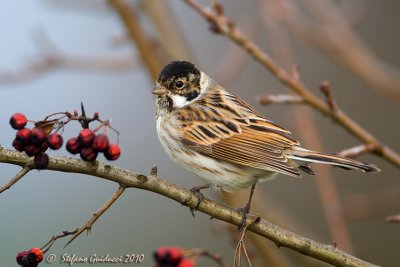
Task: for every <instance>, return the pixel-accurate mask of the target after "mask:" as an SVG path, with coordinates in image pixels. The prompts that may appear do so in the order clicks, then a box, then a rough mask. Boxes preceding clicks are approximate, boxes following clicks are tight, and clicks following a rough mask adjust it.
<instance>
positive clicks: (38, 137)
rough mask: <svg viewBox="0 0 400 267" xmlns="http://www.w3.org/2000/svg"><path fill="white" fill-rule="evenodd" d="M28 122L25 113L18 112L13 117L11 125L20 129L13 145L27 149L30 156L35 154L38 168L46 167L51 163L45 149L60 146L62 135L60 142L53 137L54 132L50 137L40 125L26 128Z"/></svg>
mask: <svg viewBox="0 0 400 267" xmlns="http://www.w3.org/2000/svg"><path fill="white" fill-rule="evenodd" d="M27 122H28V120H27V119H26V117H25V115H24V114H21V113H16V114H14V115H13V116H12V117H11V119H10V124H11V127H13V128H14V129H16V130H18V131H17V134H16V135H15V139H14V141H13V143H12V145H13V147H14V148H15V149H16V150H18V151H21V152H22V151H25V153H26V154H27V155H28V156H29V157H32V156H34V157H35V158H34V163H35V165H36V168H38V169H43V168H46V167H47V164H48V163H49V156H48V155H47V154H46V153H45V151H46V150H47V149H48V148H49V147H50V148H53V149H55V148H56V147H58V148H60V147H61V145H62V137H61V136H59V135H58V136H59V138H61V139H60V140H61V143H58V142H56V140H55V138H54V137H52V136H53V135H54V134H52V135H50V136H49V138H48V137H47V134H46V132H45V131H44V130H43V129H41V128H39V127H34V128H32V129H30V128H25V126H26V124H27ZM56 135H57V134H56Z"/></svg>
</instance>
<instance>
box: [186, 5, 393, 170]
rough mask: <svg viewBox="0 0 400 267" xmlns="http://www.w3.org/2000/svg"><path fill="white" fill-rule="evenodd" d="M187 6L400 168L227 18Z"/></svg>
mask: <svg viewBox="0 0 400 267" xmlns="http://www.w3.org/2000/svg"><path fill="white" fill-rule="evenodd" d="M184 2H186V3H187V4H188V5H190V6H191V7H193V9H194V10H195V11H197V12H198V13H199V14H200V15H202V16H203V17H204V18H205V19H207V21H208V22H209V23H210V24H211V25H214V26H216V27H217V28H218V29H219V30H220V33H223V34H224V35H226V36H227V37H229V38H230V39H231V40H232V41H234V42H235V43H236V44H238V45H239V46H241V47H242V48H243V49H245V50H246V51H247V52H248V53H249V54H250V55H252V56H253V58H254V59H255V60H257V61H258V62H259V63H260V64H262V65H263V66H264V67H265V68H266V69H268V70H269V71H270V72H271V73H272V74H273V75H274V76H276V77H277V78H278V80H279V81H280V82H281V83H282V84H284V85H286V86H287V87H288V88H290V89H291V90H292V91H294V92H296V93H297V94H298V95H299V96H301V97H302V98H303V99H304V101H305V103H307V104H308V105H310V106H312V107H314V108H315V109H316V110H319V111H320V112H321V113H323V114H325V115H328V116H330V117H331V118H333V119H334V120H335V121H336V122H337V123H338V124H340V125H342V126H343V127H344V128H345V129H347V130H348V131H349V132H350V133H351V134H353V135H354V136H356V137H357V138H359V139H360V140H362V141H363V142H364V143H366V144H369V143H377V144H380V148H379V149H378V150H376V151H374V153H375V154H377V155H379V156H382V157H383V158H384V159H386V160H387V161H389V162H391V163H392V164H393V165H395V166H397V167H400V155H399V154H398V153H396V152H395V151H394V150H392V149H391V148H389V147H388V146H386V145H384V144H383V143H382V142H379V141H378V139H377V138H376V137H375V136H374V135H372V134H371V133H370V132H368V131H367V130H365V129H364V128H363V127H361V126H360V125H359V124H358V123H357V122H355V121H354V120H353V119H351V118H350V117H349V116H348V115H347V114H346V113H344V112H343V111H342V110H341V109H338V110H337V111H336V112H332V111H331V109H330V108H329V106H328V105H327V104H326V103H325V101H323V100H321V99H320V98H319V97H317V96H316V95H314V94H313V93H312V91H311V90H310V89H308V88H307V87H306V86H305V85H304V84H303V83H301V82H300V81H299V80H297V79H295V78H294V77H292V76H293V75H291V73H289V72H287V71H286V70H285V69H283V68H281V67H279V66H278V65H277V64H276V63H275V61H274V60H272V58H271V57H270V56H269V55H268V54H266V53H264V51H262V50H261V49H260V48H259V47H258V46H257V45H256V44H255V43H253V42H252V41H250V40H249V39H248V37H247V36H246V35H244V34H243V33H242V32H241V31H240V30H239V29H238V28H237V27H236V26H235V24H234V23H232V22H231V21H230V20H228V19H227V18H226V17H225V16H223V15H217V14H214V13H213V12H211V11H210V10H209V9H205V8H203V7H202V6H201V5H199V4H198V3H197V2H196V1H195V0H184Z"/></svg>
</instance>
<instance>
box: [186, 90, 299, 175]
mask: <svg viewBox="0 0 400 267" xmlns="http://www.w3.org/2000/svg"><path fill="white" fill-rule="evenodd" d="M216 94H217V93H213V94H212V95H208V96H207V97H205V98H204V99H202V100H199V101H197V102H196V103H192V104H191V105H190V106H189V107H187V108H184V109H182V110H180V111H179V113H180V115H179V120H180V121H181V123H182V124H181V125H182V136H181V138H182V142H183V143H184V144H185V145H187V146H189V147H191V148H192V149H194V150H196V151H198V152H200V153H202V154H205V155H208V156H210V157H213V158H216V159H220V160H225V161H229V162H232V163H236V164H239V165H244V166H248V167H253V168H258V169H264V170H271V171H276V172H280V173H284V174H287V175H291V176H299V175H300V173H299V170H298V169H297V167H295V166H294V164H291V162H290V160H289V159H288V158H287V157H286V155H285V153H284V152H285V150H287V149H289V148H291V147H293V146H297V145H299V143H298V142H297V141H296V140H294V139H293V138H291V137H290V136H289V135H288V134H290V132H289V131H287V130H286V129H283V128H281V127H279V126H277V125H275V124H273V123H272V122H270V121H268V120H266V119H265V118H263V117H261V116H260V115H259V114H258V113H257V112H256V111H255V110H253V109H252V108H251V107H250V106H249V105H248V104H247V103H245V102H244V101H243V100H241V99H240V98H238V97H236V96H234V95H231V94H229V93H228V92H223V94H220V93H218V95H216ZM210 99H211V100H210Z"/></svg>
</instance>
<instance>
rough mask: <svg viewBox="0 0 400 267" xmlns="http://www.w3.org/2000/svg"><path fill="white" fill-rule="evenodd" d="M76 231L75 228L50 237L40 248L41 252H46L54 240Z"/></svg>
mask: <svg viewBox="0 0 400 267" xmlns="http://www.w3.org/2000/svg"><path fill="white" fill-rule="evenodd" d="M76 232H78V229H75V230H74V231H63V232H62V234H59V235H54V236H52V237H51V238H50V240H49V241H48V242H47V243H46V244H44V245H43V246H42V247H41V248H40V249H41V250H42V251H43V253H46V252H47V251H49V249H50V248H51V246H52V245H53V244H54V242H55V241H56V240H57V239H60V238H63V237H66V236H69V235H73V234H75V233H76Z"/></svg>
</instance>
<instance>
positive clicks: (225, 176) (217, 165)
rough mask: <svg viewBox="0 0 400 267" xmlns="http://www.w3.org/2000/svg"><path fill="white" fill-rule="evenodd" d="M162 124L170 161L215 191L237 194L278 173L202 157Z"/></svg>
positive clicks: (158, 121) (162, 135)
mask: <svg viewBox="0 0 400 267" xmlns="http://www.w3.org/2000/svg"><path fill="white" fill-rule="evenodd" d="M161 127H162V126H161V120H160V119H158V120H157V130H158V131H157V132H158V137H159V139H160V142H161V144H162V146H163V148H164V150H165V151H166V152H167V154H168V155H169V157H170V158H172V159H173V160H174V161H175V162H176V163H177V164H179V165H180V166H182V167H183V168H185V169H187V170H188V171H190V172H193V173H195V174H197V175H198V176H200V177H201V178H203V179H204V180H206V182H207V183H209V184H211V185H212V186H215V187H220V188H221V189H223V190H225V191H228V192H230V191H236V190H239V189H245V188H249V187H251V186H252V185H253V184H254V183H255V182H257V181H258V180H266V179H268V178H270V177H272V175H273V174H274V173H272V172H270V171H266V170H261V169H256V168H251V167H246V166H242V165H238V164H234V163H230V162H227V161H222V160H218V159H214V158H211V157H209V156H206V155H203V154H201V153H198V152H196V151H194V150H192V149H190V148H188V147H186V146H184V145H183V144H182V143H181V142H180V141H179V140H176V138H174V137H175V136H176V135H174V134H173V133H170V132H169V133H168V132H167V131H166V129H163V130H161Z"/></svg>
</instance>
